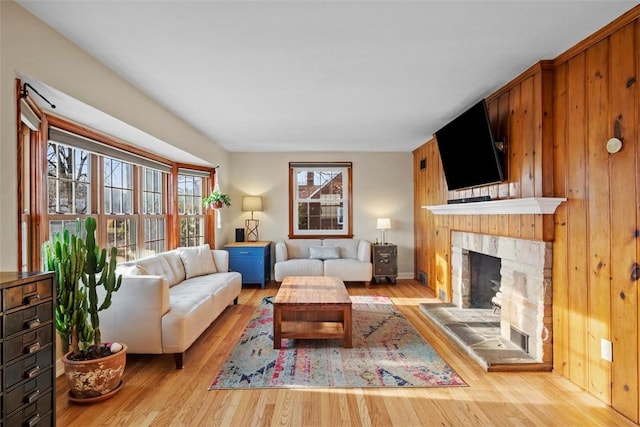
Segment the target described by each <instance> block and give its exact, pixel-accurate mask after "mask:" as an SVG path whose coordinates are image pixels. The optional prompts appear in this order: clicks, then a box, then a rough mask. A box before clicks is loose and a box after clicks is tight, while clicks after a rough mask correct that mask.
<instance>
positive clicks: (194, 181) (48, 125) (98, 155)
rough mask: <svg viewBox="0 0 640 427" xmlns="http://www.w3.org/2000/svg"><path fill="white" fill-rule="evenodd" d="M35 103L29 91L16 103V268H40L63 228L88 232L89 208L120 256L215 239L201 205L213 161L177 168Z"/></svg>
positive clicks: (104, 243) (105, 243)
mask: <svg viewBox="0 0 640 427" xmlns="http://www.w3.org/2000/svg"><path fill="white" fill-rule="evenodd" d="M17 83H19V81H17ZM17 87H20V85H19V84H18V85H17ZM34 106H35V103H33V102H32V101H31V100H30V99H27V100H26V101H25V100H23V99H21V100H20V101H19V106H18V111H19V114H20V118H21V121H20V124H21V126H20V129H19V130H20V134H19V137H18V150H19V151H18V153H19V156H18V158H20V159H22V161H21V162H20V164H19V165H18V173H19V176H18V185H19V189H20V191H19V192H18V197H19V206H20V210H21V222H22V223H21V227H20V229H19V232H18V245H19V246H20V248H21V251H20V254H19V257H18V263H19V265H18V268H21V269H22V270H26V271H36V270H40V269H41V268H42V260H41V250H40V248H41V246H42V244H43V243H44V241H46V240H47V239H50V238H51V236H52V235H53V234H55V233H57V232H61V231H63V230H65V229H67V230H69V231H71V232H73V233H79V234H80V235H83V234H84V227H83V222H84V220H85V219H86V218H87V217H88V216H92V217H94V218H96V221H97V225H98V229H97V234H96V237H97V240H98V241H97V243H98V244H99V245H100V246H101V247H104V248H110V247H116V248H117V249H118V260H119V261H126V260H131V259H136V258H141V257H146V256H149V255H152V254H154V253H157V252H162V251H166V250H168V249H171V248H174V247H176V246H178V245H179V244H181V245H184V246H187V245H198V244H203V243H211V242H213V239H214V230H213V225H212V224H213V215H211V214H210V213H209V212H206V210H205V209H203V207H202V198H203V193H204V191H207V190H208V189H209V186H210V184H211V179H210V177H211V176H213V175H212V174H213V171H214V169H213V168H203V167H201V166H196V165H193V169H194V170H191V169H186V170H183V169H181V168H176V164H175V163H174V162H173V161H171V160H169V159H166V158H164V157H162V156H160V155H157V154H155V153H152V152H148V151H146V150H142V149H140V148H138V147H134V146H131V145H129V144H127V143H126V142H122V141H118V140H115V139H113V138H112V137H110V136H107V135H105V134H102V133H98V132H96V131H93V130H91V129H87V128H86V127H82V126H79V125H76V124H74V123H71V122H68V121H66V120H65V119H63V118H60V117H58V116H52V115H48V114H46V113H43V112H42V111H40V110H39V109H37V108H35V109H33V108H32V107H34ZM40 132H42V133H43V134H44V137H42V136H41V135H40ZM181 166H185V167H189V166H191V165H188V164H185V165H181ZM176 171H177V172H176ZM181 171H183V172H184V171H186V172H184V173H181ZM179 175H180V176H181V181H180V183H178V176H179ZM179 187H180V189H179ZM178 194H179V196H180V197H177V196H178ZM170 195H171V196H175V197H170ZM178 198H179V199H180V206H178V205H177V202H178V200H177V199H178ZM41 220H42V222H41ZM208 230H209V231H208Z"/></svg>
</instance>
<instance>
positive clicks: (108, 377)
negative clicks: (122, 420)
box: [62, 344, 127, 403]
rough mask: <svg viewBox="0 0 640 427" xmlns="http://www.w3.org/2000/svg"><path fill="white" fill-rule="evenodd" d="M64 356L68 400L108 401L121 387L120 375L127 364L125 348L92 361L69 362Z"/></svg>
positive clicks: (123, 345)
mask: <svg viewBox="0 0 640 427" xmlns="http://www.w3.org/2000/svg"><path fill="white" fill-rule="evenodd" d="M70 354H71V352H69V353H67V354H65V355H64V357H63V358H62V362H63V364H64V374H65V376H66V377H67V382H68V383H69V389H70V390H69V398H70V399H71V400H73V401H78V402H83V401H86V402H84V403H91V402H96V401H99V400H104V399H108V398H109V397H111V396H113V395H114V394H115V393H116V392H118V391H119V390H120V388H121V387H122V380H121V377H122V374H123V373H124V367H125V365H126V362H127V346H126V345H125V344H122V350H120V351H119V352H117V353H114V354H112V355H111V356H107V357H103V358H100V359H93V360H80V361H75V360H69V359H68V356H69V355H70Z"/></svg>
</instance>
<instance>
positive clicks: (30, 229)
mask: <svg viewBox="0 0 640 427" xmlns="http://www.w3.org/2000/svg"><path fill="white" fill-rule="evenodd" d="M27 101H29V100H27ZM38 113H39V114H40V118H41V123H40V127H39V129H38V130H35V131H34V130H31V131H26V130H24V129H25V127H26V124H24V123H19V126H20V127H19V132H18V141H17V142H18V150H19V153H20V157H22V154H23V153H30V156H29V158H27V159H25V158H24V157H23V160H24V164H20V165H19V168H18V175H19V178H18V182H19V183H21V184H20V185H24V183H27V184H30V188H29V192H28V193H27V191H24V192H23V191H19V194H18V198H19V206H21V213H20V215H19V217H18V220H19V229H18V240H19V244H20V246H21V247H23V246H25V244H26V245H27V246H28V247H24V248H22V250H21V254H20V256H19V257H18V264H19V265H18V267H19V268H20V269H22V270H27V271H37V270H41V269H42V256H41V251H40V248H41V247H42V245H43V244H44V242H46V241H47V240H49V238H50V230H49V221H50V220H54V221H55V220H62V221H67V222H69V221H75V220H76V219H79V220H81V221H83V220H84V218H86V217H89V216H91V217H94V218H96V220H97V221H98V230H97V236H96V237H97V241H98V244H99V245H101V246H103V247H108V244H107V242H108V240H107V221H108V220H109V219H128V218H131V219H134V220H135V221H136V236H130V237H131V240H133V239H135V244H136V255H135V257H136V258H141V257H144V256H145V255H144V253H147V251H146V250H145V248H146V243H147V242H146V238H145V235H144V233H145V226H146V220H147V219H152V220H153V219H156V220H159V218H162V221H163V225H162V226H163V227H164V229H163V232H164V237H163V239H156V240H153V241H152V243H151V245H152V246H153V245H154V244H155V245H156V248H153V249H152V250H156V251H160V249H159V248H160V247H162V251H167V250H170V249H174V248H176V247H177V246H178V244H179V242H180V238H179V230H178V225H177V222H176V219H177V205H176V200H175V196H176V189H177V173H178V166H182V167H187V168H189V169H194V170H200V171H203V172H202V173H203V174H204V175H206V176H207V178H206V179H204V180H203V181H204V184H203V197H204V195H205V192H206V191H208V190H209V188H210V187H211V182H212V178H213V175H214V168H213V167H207V166H201V165H190V164H179V163H177V162H175V161H171V160H169V159H165V158H163V157H162V156H159V155H157V154H155V153H152V152H147V151H146V150H144V149H141V148H139V147H137V146H133V145H130V144H128V143H126V142H123V141H120V140H117V139H115V138H113V137H110V136H107V135H105V134H102V133H99V132H98V131H95V130H93V129H89V128H86V127H83V126H80V125H78V124H75V123H72V122H69V121H67V120H66V119H64V118H61V117H59V116H53V115H50V114H47V113H46V112H41V111H38ZM18 115H20V108H19V107H18ZM50 128H56V129H58V130H62V131H64V132H68V133H70V134H72V135H73V136H78V137H81V138H85V139H89V140H91V141H94V142H96V143H97V144H99V145H102V146H105V147H107V149H108V150H109V149H110V150H111V152H113V151H114V150H115V151H116V152H123V153H128V154H129V155H134V156H138V157H139V158H144V159H146V160H149V162H150V163H151V164H153V163H154V162H155V163H156V164H158V163H162V164H164V165H165V166H166V167H167V169H168V170H169V171H168V172H167V171H163V172H162V174H161V176H162V178H161V185H162V190H161V191H162V195H161V207H160V209H161V210H162V212H161V213H160V214H157V213H155V214H148V213H145V212H143V201H142V197H143V195H144V191H143V187H142V173H143V172H144V171H145V167H149V166H146V164H147V163H145V162H143V163H142V164H134V167H133V180H134V189H133V191H134V200H133V212H131V213H130V214H129V213H127V214H119V213H115V214H112V213H105V212H104V206H103V202H104V191H105V186H104V179H105V177H104V159H105V156H106V157H111V158H113V159H116V160H119V161H123V162H128V159H127V158H120V157H119V156H117V155H109V154H104V153H102V152H95V151H93V150H89V157H90V161H89V162H90V163H91V166H90V172H89V173H90V174H91V179H90V189H89V190H88V191H89V194H90V195H91V197H89V198H88V200H87V207H86V212H85V213H71V212H69V213H60V212H55V213H54V212H51V213H50V212H49V201H48V172H47V160H48V159H47V150H48V147H49V129H50ZM53 142H56V143H57V144H61V145H66V146H71V147H72V148H75V149H80V150H84V149H83V147H77V146H74V145H73V144H66V143H64V142H58V141H53ZM85 151H87V150H85ZM151 169H154V168H153V166H151ZM33 171H36V172H37V174H36V175H34V174H33ZM25 174H28V175H27V176H25ZM156 197H157V196H156ZM203 215H204V217H205V222H204V229H205V230H204V243H209V244H210V245H211V247H214V246H215V244H214V242H215V229H214V227H213V222H214V221H213V212H208V211H204V212H203ZM160 240H163V241H162V242H160ZM154 242H160V243H154Z"/></svg>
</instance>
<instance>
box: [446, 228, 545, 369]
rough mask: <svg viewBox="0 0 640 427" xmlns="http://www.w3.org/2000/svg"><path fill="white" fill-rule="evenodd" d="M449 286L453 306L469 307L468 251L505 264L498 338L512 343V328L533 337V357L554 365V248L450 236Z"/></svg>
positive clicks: (462, 234) (487, 237)
mask: <svg viewBox="0 0 640 427" xmlns="http://www.w3.org/2000/svg"><path fill="white" fill-rule="evenodd" d="M451 246H452V248H451V252H452V257H451V283H452V291H453V292H452V293H453V301H452V302H453V304H454V305H456V306H458V307H461V308H465V307H469V306H470V289H471V283H470V278H471V274H470V270H469V256H468V254H469V252H470V251H472V252H479V253H482V254H485V255H491V256H494V257H497V258H500V259H501V260H502V267H501V269H500V273H501V275H502V278H501V281H500V286H501V292H502V309H501V310H500V334H501V336H502V337H503V338H504V339H506V340H510V339H511V334H512V327H513V328H515V330H518V331H521V332H523V333H525V334H526V335H528V336H529V345H528V347H529V355H530V356H531V357H532V358H533V359H534V360H535V361H536V362H539V363H545V364H551V363H552V361H553V352H552V330H553V326H552V322H553V320H552V316H551V307H552V305H551V302H552V301H551V295H552V288H551V277H552V276H551V268H552V243H551V242H541V241H535V240H524V239H515V238H510V237H501V236H491V235H486V234H477V233H467V232H460V231H452V233H451Z"/></svg>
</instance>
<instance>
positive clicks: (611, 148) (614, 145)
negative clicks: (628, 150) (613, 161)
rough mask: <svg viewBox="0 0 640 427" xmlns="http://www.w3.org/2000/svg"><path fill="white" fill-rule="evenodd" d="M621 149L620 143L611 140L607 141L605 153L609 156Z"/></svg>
mask: <svg viewBox="0 0 640 427" xmlns="http://www.w3.org/2000/svg"><path fill="white" fill-rule="evenodd" d="M621 149H622V141H620V139H618V138H611V139H610V140H608V141H607V151H608V152H609V153H611V154H614V153H617V152H618V151H620V150H621Z"/></svg>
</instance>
